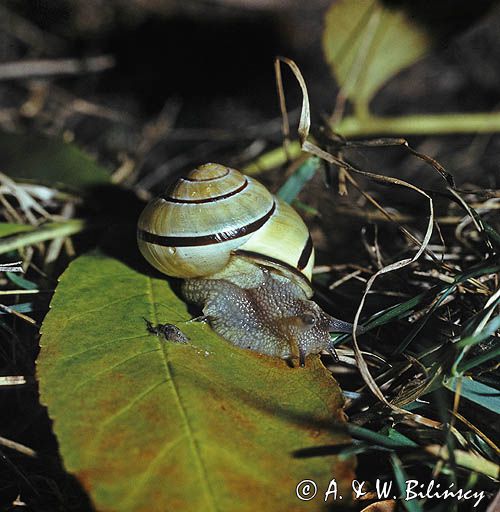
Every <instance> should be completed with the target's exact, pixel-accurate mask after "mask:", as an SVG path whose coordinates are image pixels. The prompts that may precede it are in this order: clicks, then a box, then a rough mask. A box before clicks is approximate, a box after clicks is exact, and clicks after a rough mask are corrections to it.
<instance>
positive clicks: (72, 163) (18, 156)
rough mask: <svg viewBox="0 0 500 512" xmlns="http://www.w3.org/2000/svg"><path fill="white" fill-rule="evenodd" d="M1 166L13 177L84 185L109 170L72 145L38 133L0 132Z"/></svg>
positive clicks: (101, 178)
mask: <svg viewBox="0 0 500 512" xmlns="http://www.w3.org/2000/svg"><path fill="white" fill-rule="evenodd" d="M0 169H1V170H2V172H5V173H6V174H8V175H9V176H10V177H12V178H15V179H26V180H34V181H36V182H37V183H47V184H49V185H54V184H55V185H59V184H62V185H67V186H70V187H74V188H84V187H87V186H91V185H99V184H106V183H109V173H108V172H106V170H105V169H104V168H102V167H101V166H99V165H98V164H97V163H96V162H95V161H94V160H93V159H92V158H91V157H90V156H89V155H87V154H86V153H84V152H83V151H81V150H80V149H78V148H77V147H76V146H74V145H73V144H69V143H65V142H63V141H61V140H58V139H49V138H47V137H42V136H38V135H24V134H12V133H0Z"/></svg>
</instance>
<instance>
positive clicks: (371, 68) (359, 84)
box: [323, 0, 432, 109]
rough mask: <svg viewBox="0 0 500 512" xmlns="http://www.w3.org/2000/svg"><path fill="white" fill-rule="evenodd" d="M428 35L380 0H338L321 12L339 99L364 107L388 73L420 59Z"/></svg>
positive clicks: (327, 56) (423, 52)
mask: <svg viewBox="0 0 500 512" xmlns="http://www.w3.org/2000/svg"><path fill="white" fill-rule="evenodd" d="M431 45H432V41H431V38H430V36H429V35H428V34H427V33H426V32H425V31H424V29H423V28H421V27H420V26H418V25H417V24H415V22H413V21H411V20H410V19H409V18H408V17H407V16H406V14H405V13H404V11H403V10H400V9H396V8H389V7H386V6H384V5H383V3H382V2H381V1H380V0H356V1H355V2H353V1H352V0H338V1H336V2H334V3H333V5H332V6H331V7H330V9H329V10H328V12H327V14H326V19H325V30H324V33H323V51H324V53H325V58H326V61H327V63H328V64H329V65H330V68H331V70H332V73H333V75H334V77H335V79H336V80H337V82H338V84H339V85H340V87H341V88H342V90H343V94H344V96H345V97H347V98H348V99H350V100H351V101H353V102H354V103H355V106H356V107H357V108H359V109H366V108H367V105H368V103H369V102H370V100H371V99H372V97H373V96H374V95H375V93H376V92H377V91H378V90H379V89H380V88H381V87H382V85H383V84H384V83H385V82H387V81H388V80H389V79H390V78H391V77H393V76H394V75H396V74H397V73H399V72H400V71H401V70H402V69H404V68H406V67H407V66H410V65H411V64H413V63H414V62H416V61H417V60H418V59H420V58H421V57H422V56H423V55H424V54H425V53H426V52H427V51H428V50H429V49H430V47H431Z"/></svg>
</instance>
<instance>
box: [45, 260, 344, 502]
mask: <svg viewBox="0 0 500 512" xmlns="http://www.w3.org/2000/svg"><path fill="white" fill-rule="evenodd" d="M143 317H145V318H147V319H148V320H150V321H151V322H153V323H154V324H156V323H158V322H161V323H166V322H168V323H173V324H176V325H177V326H178V327H179V328H180V329H181V330H182V331H183V332H184V333H185V334H186V335H187V336H188V337H189V338H190V340H191V341H190V342H189V343H185V344H184V343H174V342H171V341H166V340H163V339H162V338H159V337H156V336H154V335H151V334H148V333H147V332H146V327H145V322H144V320H143ZM189 318H190V316H189V314H188V312H187V310H186V306H185V304H184V303H183V302H182V301H181V300H180V299H178V298H177V296H176V295H175V294H174V293H173V292H172V290H171V288H170V286H169V284H168V282H167V281H166V280H164V279H161V278H156V277H155V278H153V277H150V276H149V275H146V274H145V273H140V272H139V271H136V270H133V269H132V268H130V267H128V266H127V265H125V264H124V263H121V262H119V261H117V260H115V259H112V258H110V257H106V256H103V255H101V254H100V253H93V254H90V255H86V256H82V257H80V258H78V259H77V260H75V261H74V262H73V263H72V264H71V265H70V266H69V268H68V269H67V270H66V271H65V272H64V274H63V275H62V277H61V279H60V283H59V285H58V287H57V289H56V292H55V295H54V298H53V300H52V303H51V310H50V312H49V313H48V315H47V317H46V319H45V321H44V323H43V327H42V339H41V353H40V356H39V359H38V363H37V375H38V378H39V381H40V393H41V399H42V401H43V403H44V404H46V405H47V407H48V411H49V414H50V416H51V418H52V419H53V420H54V430H55V433H56V435H57V438H58V441H59V446H60V450H61V453H62V457H63V460H64V464H65V466H66V468H67V469H68V470H69V471H70V472H72V473H74V474H76V476H77V477H78V478H79V479H80V481H81V482H82V484H83V485H84V486H85V488H86V489H87V490H88V491H89V492H90V494H91V496H92V498H93V500H94V504H95V506H96V508H97V509H99V510H120V511H121V512H126V511H141V510H144V511H164V510H170V509H172V510H174V509H175V510H182V511H187V512H189V511H200V510H220V511H225V510H227V511H233V510H235V509H237V510H238V511H242V512H244V511H250V510H252V511H253V510H263V511H265V510H273V511H282V510H283V511H285V510H296V509H297V508H298V507H299V505H300V501H298V499H297V498H296V496H295V487H296V485H297V483H298V482H299V481H301V480H303V479H312V480H315V481H316V482H317V484H318V488H319V489H326V488H327V487H328V482H329V480H330V479H331V478H332V475H334V476H335V477H336V478H337V482H338V483H339V488H343V490H344V495H345V496H346V497H347V496H348V495H349V492H348V489H349V488H350V480H351V478H352V477H353V461H352V460H348V461H346V462H341V461H340V460H339V459H338V457H337V456H332V455H331V452H330V454H329V455H328V456H326V455H325V456H318V453H315V454H314V455H315V456H300V457H299V456H297V451H298V450H302V451H303V450H304V449H305V450H310V449H313V450H314V451H315V452H317V451H318V450H321V449H323V447H329V446H332V445H336V444H338V443H343V444H345V443H346V442H349V440H350V439H349V436H348V435H347V434H346V433H345V425H344V421H345V420H344V417H343V412H342V404H343V399H342V397H341V392H340V389H339V387H338V385H337V383H336V382H335V380H334V379H333V378H332V377H331V375H330V373H329V372H328V371H327V370H326V369H325V368H324V367H323V366H322V364H321V362H320V360H319V358H318V357H316V356H314V357H309V358H308V360H307V363H306V367H305V368H300V367H296V368H292V367H290V366H288V365H287V364H286V362H285V361H282V360H281V359H278V358H272V357H267V356H263V355H260V354H256V353H254V352H251V351H247V350H243V349H239V348H237V347H235V346H233V345H231V344H230V343H228V342H226V341H224V340H223V339H221V338H219V337H218V336H217V335H215V334H214V333H213V332H212V331H211V329H210V328H209V327H208V326H207V325H205V324H204V323H200V322H191V323H186V321H187V320H188V319H189ZM339 477H340V478H339ZM315 506H316V510H320V509H321V510H322V507H324V506H325V504H324V502H323V501H322V497H321V496H320V494H319V493H318V496H317V498H316V503H315Z"/></svg>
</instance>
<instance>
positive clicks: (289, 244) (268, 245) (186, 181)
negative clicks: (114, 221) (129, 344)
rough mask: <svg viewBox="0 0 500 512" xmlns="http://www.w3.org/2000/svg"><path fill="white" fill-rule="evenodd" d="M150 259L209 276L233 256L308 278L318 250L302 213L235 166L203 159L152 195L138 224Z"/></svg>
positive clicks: (177, 272) (168, 270)
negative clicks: (202, 161)
mask: <svg viewBox="0 0 500 512" xmlns="http://www.w3.org/2000/svg"><path fill="white" fill-rule="evenodd" d="M137 238H138V244H139V248H140V250H141V252H142V254H143V255H144V257H145V258H146V259H147V260H148V261H149V262H150V263H151V264H152V265H153V266H154V267H156V268H157V269H158V270H160V271H161V272H163V273H165V274H167V275H169V276H175V277H182V278H194V277H205V276H211V275H213V274H215V273H217V272H219V271H221V270H222V269H223V268H224V267H225V266H226V265H227V263H228V261H229V258H230V257H231V255H233V254H238V255H241V256H244V257H247V258H248V257H249V258H253V259H255V260H256V261H263V262H265V264H267V265H269V266H271V267H282V268H284V269H286V270H287V271H291V272H294V273H296V274H300V275H301V276H303V277H306V278H307V279H308V280H310V278H311V270H312V266H313V263H314V251H313V247H312V241H311V237H310V235H309V232H308V229H307V227H306V225H305V224H304V222H303V221H302V219H301V218H300V216H299V215H298V214H297V213H296V212H295V211H294V210H293V209H292V208H291V207H290V206H288V205H287V204H286V203H285V202H283V201H281V200H280V199H278V198H276V197H274V196H273V195H272V194H271V193H270V192H269V191H268V190H267V189H266V188H265V187H264V186H263V185H261V184H260V183H259V182H258V181H256V180H255V179H253V178H250V177H248V176H245V175H243V174H242V173H240V172H239V171H237V170H235V169H231V168H229V167H226V166H223V165H219V164H213V163H209V164H205V165H202V166H200V167H198V168H197V169H194V170H193V171H191V172H190V173H189V174H188V175H187V176H186V177H184V178H180V179H179V180H178V181H176V182H175V183H174V184H173V185H172V186H171V187H170V188H169V189H167V191H166V192H165V193H164V194H163V195H161V196H160V197H157V198H155V199H153V200H152V201H151V202H150V203H149V204H148V205H147V206H146V208H145V210H144V211H143V212H142V214H141V216H140V218H139V223H138V233H137Z"/></svg>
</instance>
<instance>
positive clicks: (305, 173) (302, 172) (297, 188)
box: [277, 156, 321, 203]
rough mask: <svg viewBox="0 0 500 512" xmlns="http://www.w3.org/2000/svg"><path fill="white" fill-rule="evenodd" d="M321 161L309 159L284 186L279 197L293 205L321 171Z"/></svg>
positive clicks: (279, 192)
mask: <svg viewBox="0 0 500 512" xmlns="http://www.w3.org/2000/svg"><path fill="white" fill-rule="evenodd" d="M320 164H321V161H320V159H319V158H317V157H315V156H313V157H311V158H308V159H307V160H306V161H305V162H304V163H303V164H302V165H301V166H300V167H299V168H298V169H297V170H296V171H295V172H294V173H293V174H292V175H291V176H290V177H289V178H288V179H287V180H286V182H285V183H284V184H283V185H282V187H281V188H280V189H279V190H278V193H277V196H278V197H280V198H281V199H283V201H286V202H287V203H291V202H292V201H293V200H294V199H295V198H296V197H297V196H298V195H299V194H300V192H301V191H302V189H303V188H304V185H305V184H306V183H307V182H308V181H309V180H311V179H312V178H313V177H314V175H315V174H316V171H317V170H318V169H319V166H320Z"/></svg>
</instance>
